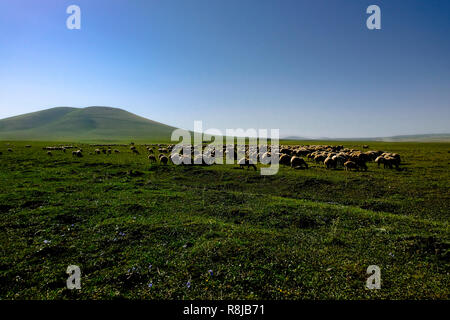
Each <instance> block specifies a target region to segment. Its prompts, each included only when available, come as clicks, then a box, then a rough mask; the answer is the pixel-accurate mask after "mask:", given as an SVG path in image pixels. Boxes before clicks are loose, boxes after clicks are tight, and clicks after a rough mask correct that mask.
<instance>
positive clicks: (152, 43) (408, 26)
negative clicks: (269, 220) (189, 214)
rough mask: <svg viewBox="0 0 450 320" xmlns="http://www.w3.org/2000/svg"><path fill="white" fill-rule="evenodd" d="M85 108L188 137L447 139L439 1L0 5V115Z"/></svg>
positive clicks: (446, 23) (445, 54) (447, 4)
mask: <svg viewBox="0 0 450 320" xmlns="http://www.w3.org/2000/svg"><path fill="white" fill-rule="evenodd" d="M71 4H76V5H78V6H80V8H81V30H68V29H67V28H66V19H67V17H68V16H69V15H68V14H67V13H66V8H67V7H68V6H69V5H71ZM371 4H377V5H379V6H380V8H381V25H382V29H381V30H368V29H367V28H366V19H367V17H368V14H366V12H365V11H366V8H367V7H368V6H369V5H371ZM93 105H100V106H112V107H120V108H123V109H126V110H128V111H131V112H133V113H136V114H138V115H141V116H144V117H147V118H150V119H152V120H156V121H160V122H163V123H167V124H170V125H173V126H177V127H182V128H186V129H192V128H193V123H194V120H203V126H204V128H205V129H206V128H211V127H215V128H219V129H225V128H239V127H241V128H267V129H270V128H280V130H281V135H282V136H286V135H298V136H306V137H371V136H389V135H396V134H417V133H443V132H450V1H440V0H426V1H425V0H422V1H402V0H390V1H358V0H352V1H344V0H342V1H336V0H334V1H333V0H330V1H321V0H316V1H312V0H311V1H306V0H305V1H301V0H292V1H289V0H271V1H268V0H257V1H256V0H255V1H253V0H252V1H250V0H226V1H225V0H176V1H175V0H164V1H162V0H159V1H152V0H150V1H149V0H143V1H137V0H128V1H119V0H107V1H106V0H89V1H87V0H78V1H75V0H71V1H63V0H61V1H57V0H54V1H50V0H40V1H23V0H14V1H1V2H0V118H4V117H8V116H13V115H17V114H21V113H26V112H32V111H36V110H41V109H46V108H50V107H55V106H73V107H86V106H93Z"/></svg>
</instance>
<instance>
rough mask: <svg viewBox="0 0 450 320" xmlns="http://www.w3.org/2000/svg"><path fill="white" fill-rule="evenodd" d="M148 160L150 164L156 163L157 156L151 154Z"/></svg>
mask: <svg viewBox="0 0 450 320" xmlns="http://www.w3.org/2000/svg"><path fill="white" fill-rule="evenodd" d="M148 160H149V161H150V162H156V158H155V156H154V155H152V154H150V155H149V156H148Z"/></svg>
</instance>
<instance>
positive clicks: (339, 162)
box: [331, 154, 347, 168]
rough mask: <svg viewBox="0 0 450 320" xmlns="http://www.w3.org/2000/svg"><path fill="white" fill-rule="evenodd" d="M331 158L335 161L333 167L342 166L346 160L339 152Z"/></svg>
mask: <svg viewBox="0 0 450 320" xmlns="http://www.w3.org/2000/svg"><path fill="white" fill-rule="evenodd" d="M331 159H333V160H334V161H335V163H336V166H335V168H337V167H338V166H339V167H343V166H344V163H345V161H346V160H347V159H346V157H345V156H343V155H340V154H338V155H336V156H333V157H332V158H331Z"/></svg>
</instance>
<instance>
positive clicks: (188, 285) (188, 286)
mask: <svg viewBox="0 0 450 320" xmlns="http://www.w3.org/2000/svg"><path fill="white" fill-rule="evenodd" d="M186 287H187V288H188V289H189V288H190V287H191V282H190V281H188V282H186Z"/></svg>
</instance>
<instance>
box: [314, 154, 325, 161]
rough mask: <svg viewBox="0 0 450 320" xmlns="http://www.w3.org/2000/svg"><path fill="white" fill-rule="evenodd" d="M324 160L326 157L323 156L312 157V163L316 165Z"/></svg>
mask: <svg viewBox="0 0 450 320" xmlns="http://www.w3.org/2000/svg"><path fill="white" fill-rule="evenodd" d="M326 158H327V157H326V156H325V155H323V154H319V155H317V156H315V157H314V161H315V162H316V163H320V162H323V161H325V159H326Z"/></svg>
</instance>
